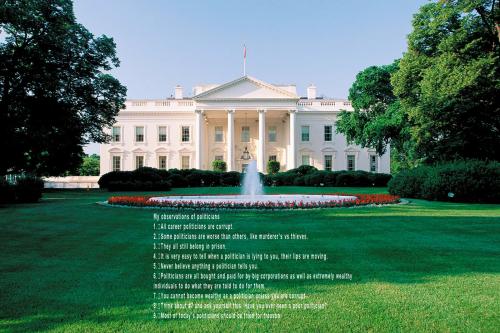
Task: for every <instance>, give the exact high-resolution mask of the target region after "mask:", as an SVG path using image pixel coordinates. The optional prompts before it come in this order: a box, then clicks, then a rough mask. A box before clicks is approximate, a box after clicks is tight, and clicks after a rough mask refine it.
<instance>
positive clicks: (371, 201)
mask: <svg viewBox="0 0 500 333" xmlns="http://www.w3.org/2000/svg"><path fill="white" fill-rule="evenodd" d="M336 195H343V194H338V193H336ZM351 195H353V196H355V197H356V198H357V199H355V200H342V201H323V202H302V201H289V202H270V201H267V202H265V201H256V202H245V203H240V202H232V201H221V202H210V203H200V202H193V201H191V200H189V199H183V200H178V201H162V202H158V201H150V200H149V198H151V196H115V197H110V198H109V199H108V204H110V205H117V206H132V207H158V208H177V209H185V208H190V209H193V208H196V209H307V208H335V207H353V206H366V205H386V204H394V203H398V202H399V197H398V196H395V195H390V194H351Z"/></svg>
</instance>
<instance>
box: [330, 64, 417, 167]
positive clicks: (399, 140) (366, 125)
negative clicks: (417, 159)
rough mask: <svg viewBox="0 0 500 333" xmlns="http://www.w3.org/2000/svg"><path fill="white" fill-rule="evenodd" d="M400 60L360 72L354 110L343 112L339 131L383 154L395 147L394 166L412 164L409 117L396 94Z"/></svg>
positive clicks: (351, 92)
mask: <svg viewBox="0 0 500 333" xmlns="http://www.w3.org/2000/svg"><path fill="white" fill-rule="evenodd" d="M397 70H398V61H395V62H394V63H392V64H390V65H386V66H371V67H368V68H366V69H364V70H363V71H361V72H360V73H358V75H356V80H355V81H354V83H353V84H352V86H351V88H350V89H349V100H350V101H351V103H352V106H353V108H354V111H352V112H348V111H342V112H341V113H340V115H339V119H338V121H337V127H336V128H337V132H339V133H343V134H344V135H345V137H346V139H347V141H348V142H350V143H351V142H354V143H356V144H358V145H361V146H362V147H369V148H375V149H376V151H377V153H378V154H380V155H382V154H384V153H385V152H386V150H387V147H388V146H389V145H390V146H391V164H392V165H391V169H393V170H397V169H400V168H402V167H406V166H407V165H409V164H411V162H410V156H411V154H410V153H409V152H410V151H411V147H410V145H411V142H410V141H409V131H408V119H407V117H406V115H405V114H404V113H403V112H402V110H401V107H400V103H399V101H398V99H397V98H396V96H394V93H393V88H392V85H391V76H392V74H394V73H395V72H396V71H397Z"/></svg>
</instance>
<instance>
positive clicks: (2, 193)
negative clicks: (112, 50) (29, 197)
mask: <svg viewBox="0 0 500 333" xmlns="http://www.w3.org/2000/svg"><path fill="white" fill-rule="evenodd" d="M15 200H16V193H15V189H14V185H11V184H10V183H9V182H8V181H6V180H5V179H3V178H2V179H0V204H6V203H12V202H14V201H15Z"/></svg>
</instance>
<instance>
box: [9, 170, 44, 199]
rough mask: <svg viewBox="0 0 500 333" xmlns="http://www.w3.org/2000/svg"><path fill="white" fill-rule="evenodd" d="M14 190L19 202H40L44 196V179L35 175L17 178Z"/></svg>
mask: <svg viewBox="0 0 500 333" xmlns="http://www.w3.org/2000/svg"><path fill="white" fill-rule="evenodd" d="M14 191H15V194H16V201H17V202H25V203H26V202H38V200H40V198H41V197H42V191H43V180H42V179H40V178H38V177H33V176H24V177H20V178H17V180H16V184H15V185H14Z"/></svg>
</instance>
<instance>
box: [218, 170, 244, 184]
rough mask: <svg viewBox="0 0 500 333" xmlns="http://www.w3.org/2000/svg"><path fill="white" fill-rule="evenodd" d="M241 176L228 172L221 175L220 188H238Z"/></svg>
mask: <svg viewBox="0 0 500 333" xmlns="http://www.w3.org/2000/svg"><path fill="white" fill-rule="evenodd" d="M241 178H242V176H241V174H240V173H239V172H237V171H229V172H224V173H222V174H221V186H240V183H241Z"/></svg>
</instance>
